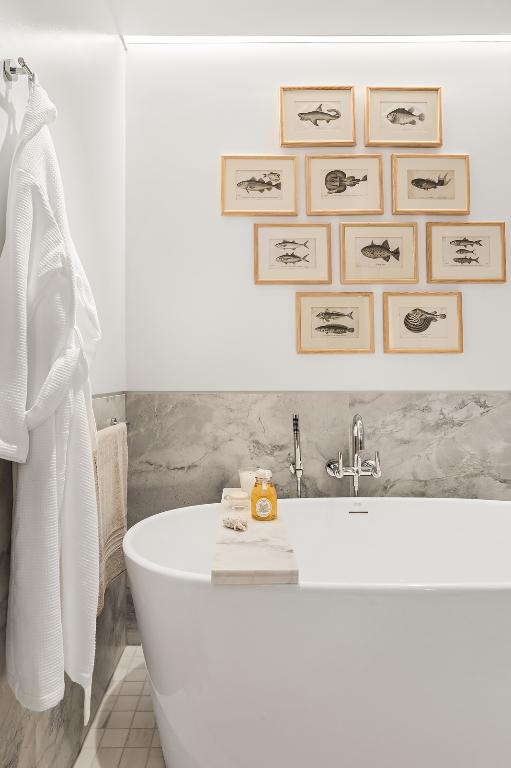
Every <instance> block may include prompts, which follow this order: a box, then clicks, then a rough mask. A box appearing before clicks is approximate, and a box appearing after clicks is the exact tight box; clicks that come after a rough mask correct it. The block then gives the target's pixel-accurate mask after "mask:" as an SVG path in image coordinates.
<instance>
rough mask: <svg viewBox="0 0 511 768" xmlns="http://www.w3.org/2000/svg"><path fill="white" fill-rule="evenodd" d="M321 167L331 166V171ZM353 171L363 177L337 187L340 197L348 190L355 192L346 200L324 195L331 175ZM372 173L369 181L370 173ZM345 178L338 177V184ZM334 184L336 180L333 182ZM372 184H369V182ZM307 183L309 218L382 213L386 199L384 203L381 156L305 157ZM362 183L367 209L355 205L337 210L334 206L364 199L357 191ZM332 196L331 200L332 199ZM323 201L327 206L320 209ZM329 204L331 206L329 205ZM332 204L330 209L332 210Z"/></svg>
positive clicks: (328, 193)
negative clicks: (365, 193) (365, 191)
mask: <svg viewBox="0 0 511 768" xmlns="http://www.w3.org/2000/svg"><path fill="white" fill-rule="evenodd" d="M339 165H342V166H343V167H342V168H336V166H339ZM322 166H327V167H329V166H332V167H331V169H330V170H329V171H328V170H327V168H323V167H322ZM351 170H356V171H357V173H359V174H360V176H359V177H358V178H357V177H353V176H352V178H354V183H353V182H352V183H351V184H349V185H343V184H339V183H338V184H337V186H338V189H341V190H342V187H343V186H344V187H345V189H344V190H342V191H341V193H340V194H343V193H344V192H346V191H348V190H352V189H353V190H354V192H353V193H352V194H351V195H350V194H348V195H347V196H346V198H342V199H341V198H340V197H338V198H334V197H332V194H334V192H329V191H328V190H327V192H326V193H324V192H323V186H325V187H326V183H327V178H328V175H329V174H330V173H332V174H344V175H346V176H347V174H349V173H350V171H351ZM369 173H370V174H371V177H370V178H369V175H368V174H369ZM341 179H342V177H339V179H338V180H337V181H340V180H341ZM334 182H335V179H334ZM369 182H370V183H369ZM305 184H306V198H307V215H308V216H357V215H360V216H364V215H369V214H383V211H384V200H383V158H382V155H380V154H365V153H359V154H350V155H348V154H342V155H306V156H305ZM360 184H367V185H368V187H367V195H366V200H367V205H366V206H365V207H357V205H358V206H360V202H359V203H358V204H357V203H354V204H353V206H354V207H351V208H349V207H348V206H346V207H341V208H336V207H334V206H333V203H334V201H335V203H337V201H340V202H343V203H344V202H347V201H351V200H359V199H362V196H361V195H360V196H358V195H355V192H356V191H357V188H359V185H360ZM329 195H330V197H329ZM321 200H323V201H324V202H323V203H322V204H323V205H324V206H325V207H323V208H321V207H320V205H318V203H320V202H321ZM327 201H328V205H327ZM329 205H331V207H329Z"/></svg>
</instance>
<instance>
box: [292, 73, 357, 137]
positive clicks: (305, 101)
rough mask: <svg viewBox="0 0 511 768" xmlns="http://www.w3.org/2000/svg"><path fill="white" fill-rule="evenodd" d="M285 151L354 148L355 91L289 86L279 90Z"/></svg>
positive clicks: (336, 88)
mask: <svg viewBox="0 0 511 768" xmlns="http://www.w3.org/2000/svg"><path fill="white" fill-rule="evenodd" d="M280 144H281V146H282V147H311V146H323V147H352V146H353V145H354V144H355V89H354V87H353V86H352V85H319V86H316V87H311V86H300V85H290V86H283V87H282V88H281V89H280Z"/></svg>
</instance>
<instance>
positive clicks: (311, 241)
mask: <svg viewBox="0 0 511 768" xmlns="http://www.w3.org/2000/svg"><path fill="white" fill-rule="evenodd" d="M254 282H255V283H256V285H273V284H278V283H280V284H288V285H293V284H297V283H308V284H311V285H312V284H319V283H328V284H330V283H331V282H332V249H331V227H330V224H254Z"/></svg>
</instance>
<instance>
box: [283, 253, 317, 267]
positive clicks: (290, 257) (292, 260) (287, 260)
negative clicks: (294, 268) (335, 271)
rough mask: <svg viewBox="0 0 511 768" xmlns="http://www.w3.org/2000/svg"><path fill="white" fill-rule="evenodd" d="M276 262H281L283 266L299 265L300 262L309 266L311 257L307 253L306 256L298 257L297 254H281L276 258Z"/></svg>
mask: <svg viewBox="0 0 511 768" xmlns="http://www.w3.org/2000/svg"><path fill="white" fill-rule="evenodd" d="M275 261H280V262H281V264H298V262H299V261H306V262H307V263H308V264H309V263H310V262H309V255H308V254H307V253H306V254H305V256H297V255H296V253H281V254H280V255H279V256H277V257H276V258H275Z"/></svg>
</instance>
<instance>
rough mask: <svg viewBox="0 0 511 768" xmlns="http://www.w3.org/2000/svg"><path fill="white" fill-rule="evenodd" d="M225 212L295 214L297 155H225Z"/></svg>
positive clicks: (225, 213) (273, 214)
mask: <svg viewBox="0 0 511 768" xmlns="http://www.w3.org/2000/svg"><path fill="white" fill-rule="evenodd" d="M221 206H222V214H223V215H228V216H296V215H297V214H298V185H297V158H296V157H295V156H294V155H286V156H282V155H224V156H223V157H222V167H221Z"/></svg>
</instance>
